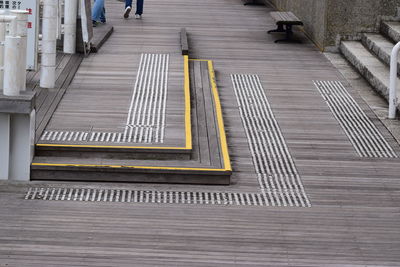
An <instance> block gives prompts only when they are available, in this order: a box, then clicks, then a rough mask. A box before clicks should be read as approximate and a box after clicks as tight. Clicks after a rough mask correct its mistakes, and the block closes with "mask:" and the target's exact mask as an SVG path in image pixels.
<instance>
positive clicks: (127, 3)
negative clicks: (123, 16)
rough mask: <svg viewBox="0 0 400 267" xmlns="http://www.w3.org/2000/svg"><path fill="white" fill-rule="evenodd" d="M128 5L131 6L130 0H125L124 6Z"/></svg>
mask: <svg viewBox="0 0 400 267" xmlns="http://www.w3.org/2000/svg"><path fill="white" fill-rule="evenodd" d="M128 6H130V7H132V0H125V8H127V7H128Z"/></svg>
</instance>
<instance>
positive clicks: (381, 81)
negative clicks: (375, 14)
mask: <svg viewBox="0 0 400 267" xmlns="http://www.w3.org/2000/svg"><path fill="white" fill-rule="evenodd" d="M397 42H400V22H389V21H386V22H382V23H381V29H380V33H363V34H362V38H361V41H343V42H342V43H341V45H340V51H341V53H342V54H343V56H344V57H345V58H346V59H347V60H348V61H349V62H350V63H351V64H352V65H353V66H354V67H355V68H356V69H357V70H358V71H359V72H360V73H361V74H362V76H363V77H364V78H365V79H366V80H367V81H368V82H369V83H370V84H371V85H372V87H374V88H375V90H376V91H377V92H378V93H379V94H381V95H382V96H383V97H385V98H386V99H388V97H389V79H390V77H389V64H390V54H391V51H392V49H393V47H394V45H395V44H396V43H397ZM397 71H398V74H400V61H399V62H398V70H397ZM398 86H399V88H398V90H397V96H398V97H400V90H399V89H400V80H398ZM398 109H399V110H400V105H399V106H398Z"/></svg>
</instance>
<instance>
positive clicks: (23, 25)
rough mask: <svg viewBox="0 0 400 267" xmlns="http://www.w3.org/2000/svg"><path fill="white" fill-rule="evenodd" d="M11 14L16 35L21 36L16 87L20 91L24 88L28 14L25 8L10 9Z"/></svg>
mask: <svg viewBox="0 0 400 267" xmlns="http://www.w3.org/2000/svg"><path fill="white" fill-rule="evenodd" d="M10 12H11V14H12V15H14V16H15V17H16V24H17V32H16V35H17V36H19V37H21V52H20V53H21V54H20V57H19V62H18V69H20V70H21V71H19V72H18V87H19V89H20V91H25V90H26V46H27V42H28V28H27V23H28V14H29V12H28V11H26V10H11V11H10Z"/></svg>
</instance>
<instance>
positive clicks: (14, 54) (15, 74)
mask: <svg viewBox="0 0 400 267" xmlns="http://www.w3.org/2000/svg"><path fill="white" fill-rule="evenodd" d="M4 54H5V58H4V89H3V90H4V91H3V93H4V95H7V96H17V95H19V92H20V88H19V81H18V78H19V72H21V71H22V70H21V69H20V68H19V67H20V66H19V62H20V57H21V37H19V36H6V41H5V49H4ZM23 70H24V73H25V68H24V69H23Z"/></svg>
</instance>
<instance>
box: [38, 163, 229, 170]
mask: <svg viewBox="0 0 400 267" xmlns="http://www.w3.org/2000/svg"><path fill="white" fill-rule="evenodd" d="M32 165H33V166H56V167H99V168H127V169H141V170H178V171H225V169H215V168H214V169H211V168H210V169H208V168H184V167H156V166H125V165H102V164H72V163H32Z"/></svg>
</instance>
